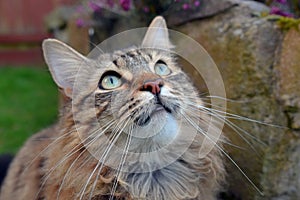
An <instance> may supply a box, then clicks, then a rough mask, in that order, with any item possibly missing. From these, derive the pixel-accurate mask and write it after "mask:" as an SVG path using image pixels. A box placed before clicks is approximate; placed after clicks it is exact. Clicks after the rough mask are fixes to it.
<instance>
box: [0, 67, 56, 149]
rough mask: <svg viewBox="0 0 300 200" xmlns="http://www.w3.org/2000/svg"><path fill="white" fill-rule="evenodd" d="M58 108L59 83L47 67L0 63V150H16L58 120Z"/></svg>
mask: <svg viewBox="0 0 300 200" xmlns="http://www.w3.org/2000/svg"><path fill="white" fill-rule="evenodd" d="M57 108H58V92H57V87H56V86H55V84H54V82H53V81H52V78H51V76H50V73H49V72H48V70H47V68H46V67H43V68H29V67H19V68H12V67H2V68H1V67H0V153H16V152H17V151H18V149H19V148H20V147H21V146H22V144H23V143H24V142H25V140H26V139H27V138H28V137H29V136H30V135H32V134H33V133H35V132H37V131H39V130H41V129H42V128H45V127H47V126H48V125H50V124H52V123H54V122H55V121H56V118H57V112H58V110H57Z"/></svg>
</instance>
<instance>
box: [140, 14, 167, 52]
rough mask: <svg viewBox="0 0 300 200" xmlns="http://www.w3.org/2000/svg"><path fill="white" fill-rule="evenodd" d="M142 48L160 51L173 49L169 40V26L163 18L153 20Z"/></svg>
mask: <svg viewBox="0 0 300 200" xmlns="http://www.w3.org/2000/svg"><path fill="white" fill-rule="evenodd" d="M142 47H146V48H160V49H170V48H172V47H173V45H172V44H171V42H170V40H169V32H168V28H167V24H166V21H165V19H164V18H163V17H161V16H158V17H155V18H154V19H153V21H152V22H151V24H150V26H149V28H148V30H147V32H146V35H145V37H144V40H143V42H142Z"/></svg>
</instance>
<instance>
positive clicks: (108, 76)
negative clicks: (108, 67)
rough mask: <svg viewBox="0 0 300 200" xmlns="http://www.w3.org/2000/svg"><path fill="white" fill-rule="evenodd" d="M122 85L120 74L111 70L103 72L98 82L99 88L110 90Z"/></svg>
mask: <svg viewBox="0 0 300 200" xmlns="http://www.w3.org/2000/svg"><path fill="white" fill-rule="evenodd" d="M121 85H122V80H121V76H120V75H119V74H118V73H116V72H113V71H109V72H106V73H104V74H103V76H102V78H101V79H100V82H99V88H100V89H105V90H112V89H115V88H118V87H120V86H121Z"/></svg>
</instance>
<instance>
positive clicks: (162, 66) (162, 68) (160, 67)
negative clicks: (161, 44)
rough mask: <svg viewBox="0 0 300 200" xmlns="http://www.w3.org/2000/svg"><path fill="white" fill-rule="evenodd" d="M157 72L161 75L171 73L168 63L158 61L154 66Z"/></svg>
mask: <svg viewBox="0 0 300 200" xmlns="http://www.w3.org/2000/svg"><path fill="white" fill-rule="evenodd" d="M154 70H155V73H156V74H158V75H160V76H166V75H169V74H170V73H171V70H170V69H169V68H168V66H167V65H166V63H164V62H160V61H158V62H157V63H156V64H155V66H154Z"/></svg>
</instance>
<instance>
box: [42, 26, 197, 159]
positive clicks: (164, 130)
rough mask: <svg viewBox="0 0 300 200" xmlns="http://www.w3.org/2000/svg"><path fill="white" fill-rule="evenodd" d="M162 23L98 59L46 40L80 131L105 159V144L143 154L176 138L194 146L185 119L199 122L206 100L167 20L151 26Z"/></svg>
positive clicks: (50, 62)
mask: <svg viewBox="0 0 300 200" xmlns="http://www.w3.org/2000/svg"><path fill="white" fill-rule="evenodd" d="M157 23H158V24H157ZM158 25H160V26H161V25H162V27H160V29H154V30H151V29H149V30H148V32H147V33H146V36H145V38H144V41H143V43H142V45H141V46H140V47H132V48H129V49H125V50H124V49H123V50H120V51H115V52H112V53H106V54H105V53H102V54H100V55H99V56H97V57H96V58H94V59H90V58H87V57H84V56H82V55H80V54H79V53H77V52H76V51H74V50H73V49H71V48H70V47H68V46H67V45H65V44H63V43H61V42H59V41H57V40H48V41H46V42H44V53H45V58H46V61H47V63H48V65H49V66H50V71H51V72H52V75H53V77H54V80H55V81H56V83H57V84H58V85H59V86H60V87H62V88H63V89H64V91H65V94H66V95H67V96H69V97H70V98H72V106H73V109H72V112H73V115H74V116H73V117H74V121H75V123H77V125H78V127H77V128H78V133H79V136H80V137H81V139H82V141H83V143H84V144H85V145H86V147H88V148H90V149H92V150H91V151H93V152H96V154H98V156H99V159H100V158H102V157H103V155H104V154H105V152H106V151H107V148H106V145H105V144H107V146H112V144H114V145H115V144H116V145H117V146H119V147H120V146H121V149H127V150H126V151H129V150H130V151H132V152H135V153H141V152H152V151H154V150H155V151H156V150H158V149H160V148H162V147H164V146H168V145H169V144H171V143H173V141H175V140H177V142H178V141H179V143H176V142H174V145H173V147H172V148H174V147H175V146H176V145H180V144H184V145H186V146H188V144H189V143H188V142H187V140H186V138H192V137H191V133H190V132H191V131H189V128H188V127H187V126H184V125H183V124H182V118H183V117H184V118H186V117H188V118H189V119H193V120H194V122H195V124H196V123H197V121H199V112H197V106H199V105H201V99H200V98H199V97H198V95H197V93H196V92H195V91H196V90H195V89H194V87H193V85H192V83H191V81H190V79H189V78H188V77H187V76H186V75H185V73H184V72H183V71H182V70H181V69H180V67H179V66H178V64H177V63H176V60H175V55H174V54H173V53H172V51H171V45H170V42H169V38H168V33H167V29H166V27H165V22H164V21H158V22H157V21H154V22H153V23H152V25H150V28H151V26H154V27H157V26H158ZM158 27H159V26H158ZM156 47H157V48H156ZM191 113H193V114H192V115H191ZM195 118H197V119H195ZM182 127H184V128H182ZM195 131H196V132H197V130H196V129H195V128H194V132H195ZM128 137H129V140H130V141H131V142H128ZM180 137H181V138H180ZM178 138H179V139H178ZM182 138H183V139H182ZM127 144H130V145H129V147H126V146H127ZM175 144H176V145H175ZM177 147H179V146H177ZM179 149H180V148H179ZM182 149H184V148H182ZM110 151H111V150H110ZM181 153H182V152H178V155H180V154H181ZM114 154H116V153H114ZM98 156H97V157H98ZM154 157H155V158H153V160H155V159H157V155H155V156H154ZM175 157H176V156H175ZM167 160H168V159H167ZM116 162H119V161H116ZM166 163H167V162H166Z"/></svg>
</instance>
